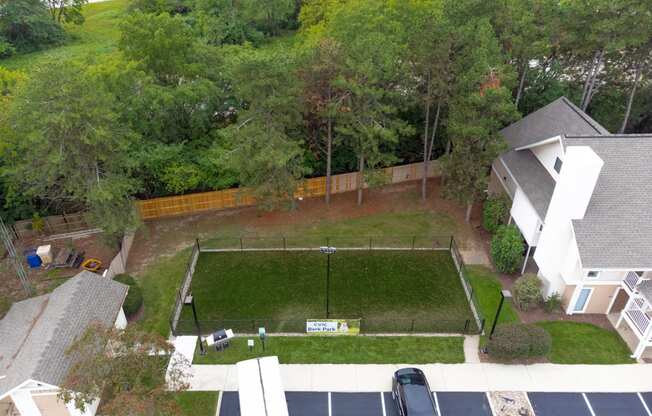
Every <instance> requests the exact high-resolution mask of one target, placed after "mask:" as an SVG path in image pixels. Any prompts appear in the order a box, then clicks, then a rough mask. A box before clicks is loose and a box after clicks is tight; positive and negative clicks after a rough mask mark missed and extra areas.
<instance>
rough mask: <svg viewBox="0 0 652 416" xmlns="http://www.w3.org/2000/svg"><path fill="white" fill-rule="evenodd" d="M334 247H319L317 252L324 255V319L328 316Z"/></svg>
mask: <svg viewBox="0 0 652 416" xmlns="http://www.w3.org/2000/svg"><path fill="white" fill-rule="evenodd" d="M335 251H336V248H335V247H319V252H320V253H322V254H326V256H327V258H326V318H328V317H329V315H330V287H331V254H333V253H335Z"/></svg>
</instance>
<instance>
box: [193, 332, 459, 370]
mask: <svg viewBox="0 0 652 416" xmlns="http://www.w3.org/2000/svg"><path fill="white" fill-rule="evenodd" d="M255 343H256V344H255V348H254V350H253V351H249V348H248V347H247V338H244V337H238V338H235V339H233V341H231V345H230V346H229V347H228V348H226V349H225V350H224V351H215V349H214V348H208V350H207V354H206V355H200V354H199V349H197V351H196V353H195V358H194V360H193V363H194V364H235V363H237V362H238V361H242V360H247V359H250V358H256V357H263V356H268V355H276V356H278V359H279V361H280V362H281V364H406V363H409V364H427V363H447V364H455V363H463V362H464V338H463V337H420V336H415V337H407V336H404V337H374V336H357V337H354V336H306V337H282V336H279V337H277V336H271V337H268V338H267V341H266V342H265V351H263V349H262V345H261V343H260V340H258V339H256V340H255Z"/></svg>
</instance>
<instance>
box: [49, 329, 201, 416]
mask: <svg viewBox="0 0 652 416" xmlns="http://www.w3.org/2000/svg"><path fill="white" fill-rule="evenodd" d="M152 352H155V354H152ZM173 352H174V347H173V346H172V344H170V343H169V342H168V341H167V340H165V339H164V338H163V337H161V336H160V335H158V334H152V333H148V332H140V331H138V330H135V329H133V327H128V328H127V329H126V330H124V331H121V330H117V329H115V328H106V327H103V326H101V325H99V324H92V325H90V326H89V327H88V328H87V330H86V331H85V332H84V333H83V335H82V336H81V337H79V338H78V339H77V340H76V341H75V342H74V343H73V344H72V345H71V346H70V348H69V349H68V350H67V351H66V354H67V355H68V356H69V357H74V363H73V365H72V366H71V368H70V369H69V370H68V374H67V375H66V378H65V379H64V381H63V383H62V384H61V386H60V389H61V390H60V393H59V398H60V399H62V400H63V401H65V402H66V403H68V402H72V403H74V405H75V408H77V409H79V410H81V411H84V410H85V409H86V408H87V407H88V406H89V405H90V404H91V403H92V402H93V401H95V400H96V399H97V398H101V405H102V412H103V414H110V415H115V416H134V415H143V416H149V415H152V416H153V415H163V416H166V415H170V416H172V415H178V414H180V412H181V409H180V408H179V407H178V405H177V403H176V401H175V400H174V394H175V393H177V392H180V391H183V390H185V389H187V387H188V384H187V379H188V367H189V364H188V363H187V361H185V360H182V359H180V358H178V356H174V358H172V359H171V360H170V356H171V355H172V353H173ZM168 361H169V362H170V367H169V368H168ZM166 369H167V372H166Z"/></svg>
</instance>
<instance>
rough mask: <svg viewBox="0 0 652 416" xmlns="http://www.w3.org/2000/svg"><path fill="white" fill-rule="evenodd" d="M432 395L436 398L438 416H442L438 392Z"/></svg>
mask: <svg viewBox="0 0 652 416" xmlns="http://www.w3.org/2000/svg"><path fill="white" fill-rule="evenodd" d="M432 395H433V396H434V397H435V407H436V408H437V416H441V410H439V399H438V398H437V392H436V391H433V392H432Z"/></svg>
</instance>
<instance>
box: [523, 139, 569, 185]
mask: <svg viewBox="0 0 652 416" xmlns="http://www.w3.org/2000/svg"><path fill="white" fill-rule="evenodd" d="M530 150H531V151H532V153H534V156H536V157H537V159H539V162H541V164H542V165H543V167H544V168H546V170H547V171H548V173H550V176H552V178H553V179H554V180H555V182H556V181H557V179H559V174H558V173H557V171H556V170H555V161H556V160H557V158H559V159H561V160H562V161H563V160H564V155H563V152H562V147H561V143H560V142H559V141H555V142H553V143H548V144H544V145H541V146H537V147H533V148H532V149H530Z"/></svg>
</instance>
